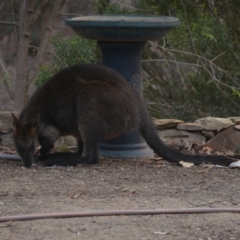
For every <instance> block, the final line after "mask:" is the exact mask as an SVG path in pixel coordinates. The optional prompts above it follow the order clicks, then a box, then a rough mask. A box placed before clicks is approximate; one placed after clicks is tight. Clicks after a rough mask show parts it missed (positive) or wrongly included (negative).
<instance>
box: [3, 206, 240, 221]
mask: <svg viewBox="0 0 240 240" xmlns="http://www.w3.org/2000/svg"><path fill="white" fill-rule="evenodd" d="M220 212H230V213H240V208H179V209H176V208H166V209H146V210H105V211H104V210H103V211H86V212H65V213H42V214H29V215H13V216H4V217H0V222H8V221H28V220H36V219H45V218H77V217H102V216H129V215H156V214H200V213H202V214H203V213H220Z"/></svg>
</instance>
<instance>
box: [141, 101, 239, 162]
mask: <svg viewBox="0 0 240 240" xmlns="http://www.w3.org/2000/svg"><path fill="white" fill-rule="evenodd" d="M140 132H141V134H142V136H143V138H144V139H145V141H146V142H147V144H148V145H149V147H151V148H152V149H153V150H154V152H155V153H156V154H157V155H159V156H161V157H163V158H164V159H165V160H167V161H169V162H175V163H179V162H180V161H185V162H190V163H194V164H195V165H200V164H202V163H212V164H220V165H225V166H228V165H229V164H230V163H232V162H235V161H236V160H237V159H233V158H231V157H227V156H223V155H218V156H216V155H190V154H184V153H182V152H180V151H177V150H175V149H173V148H171V147H168V146H167V145H165V144H164V143H163V142H162V141H161V139H160V138H159V136H158V133H157V130H156V127H155V126H154V124H153V121H152V119H151V117H150V114H149V113H148V111H147V109H146V107H145V106H142V109H141V126H140Z"/></svg>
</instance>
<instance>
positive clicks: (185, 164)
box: [179, 161, 194, 168]
mask: <svg viewBox="0 0 240 240" xmlns="http://www.w3.org/2000/svg"><path fill="white" fill-rule="evenodd" d="M179 163H180V164H181V165H182V166H183V167H185V168H190V167H192V166H194V163H188V162H183V161H180V162H179Z"/></svg>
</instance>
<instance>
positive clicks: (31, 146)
mask: <svg viewBox="0 0 240 240" xmlns="http://www.w3.org/2000/svg"><path fill="white" fill-rule="evenodd" d="M12 116H13V126H14V132H13V140H14V143H15V146H16V149H17V151H18V153H19V155H20V157H21V158H22V161H23V164H24V166H25V167H27V168H29V167H31V166H32V163H33V158H34V150H35V142H36V137H37V131H36V128H37V123H38V118H39V117H37V118H36V119H33V120H30V121H25V120H20V119H18V118H17V117H16V116H15V115H14V114H13V113H12Z"/></svg>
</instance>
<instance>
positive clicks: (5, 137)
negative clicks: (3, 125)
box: [0, 132, 14, 146]
mask: <svg viewBox="0 0 240 240" xmlns="http://www.w3.org/2000/svg"><path fill="white" fill-rule="evenodd" d="M13 145H14V144H13V132H9V133H5V134H1V133H0V146H13Z"/></svg>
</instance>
